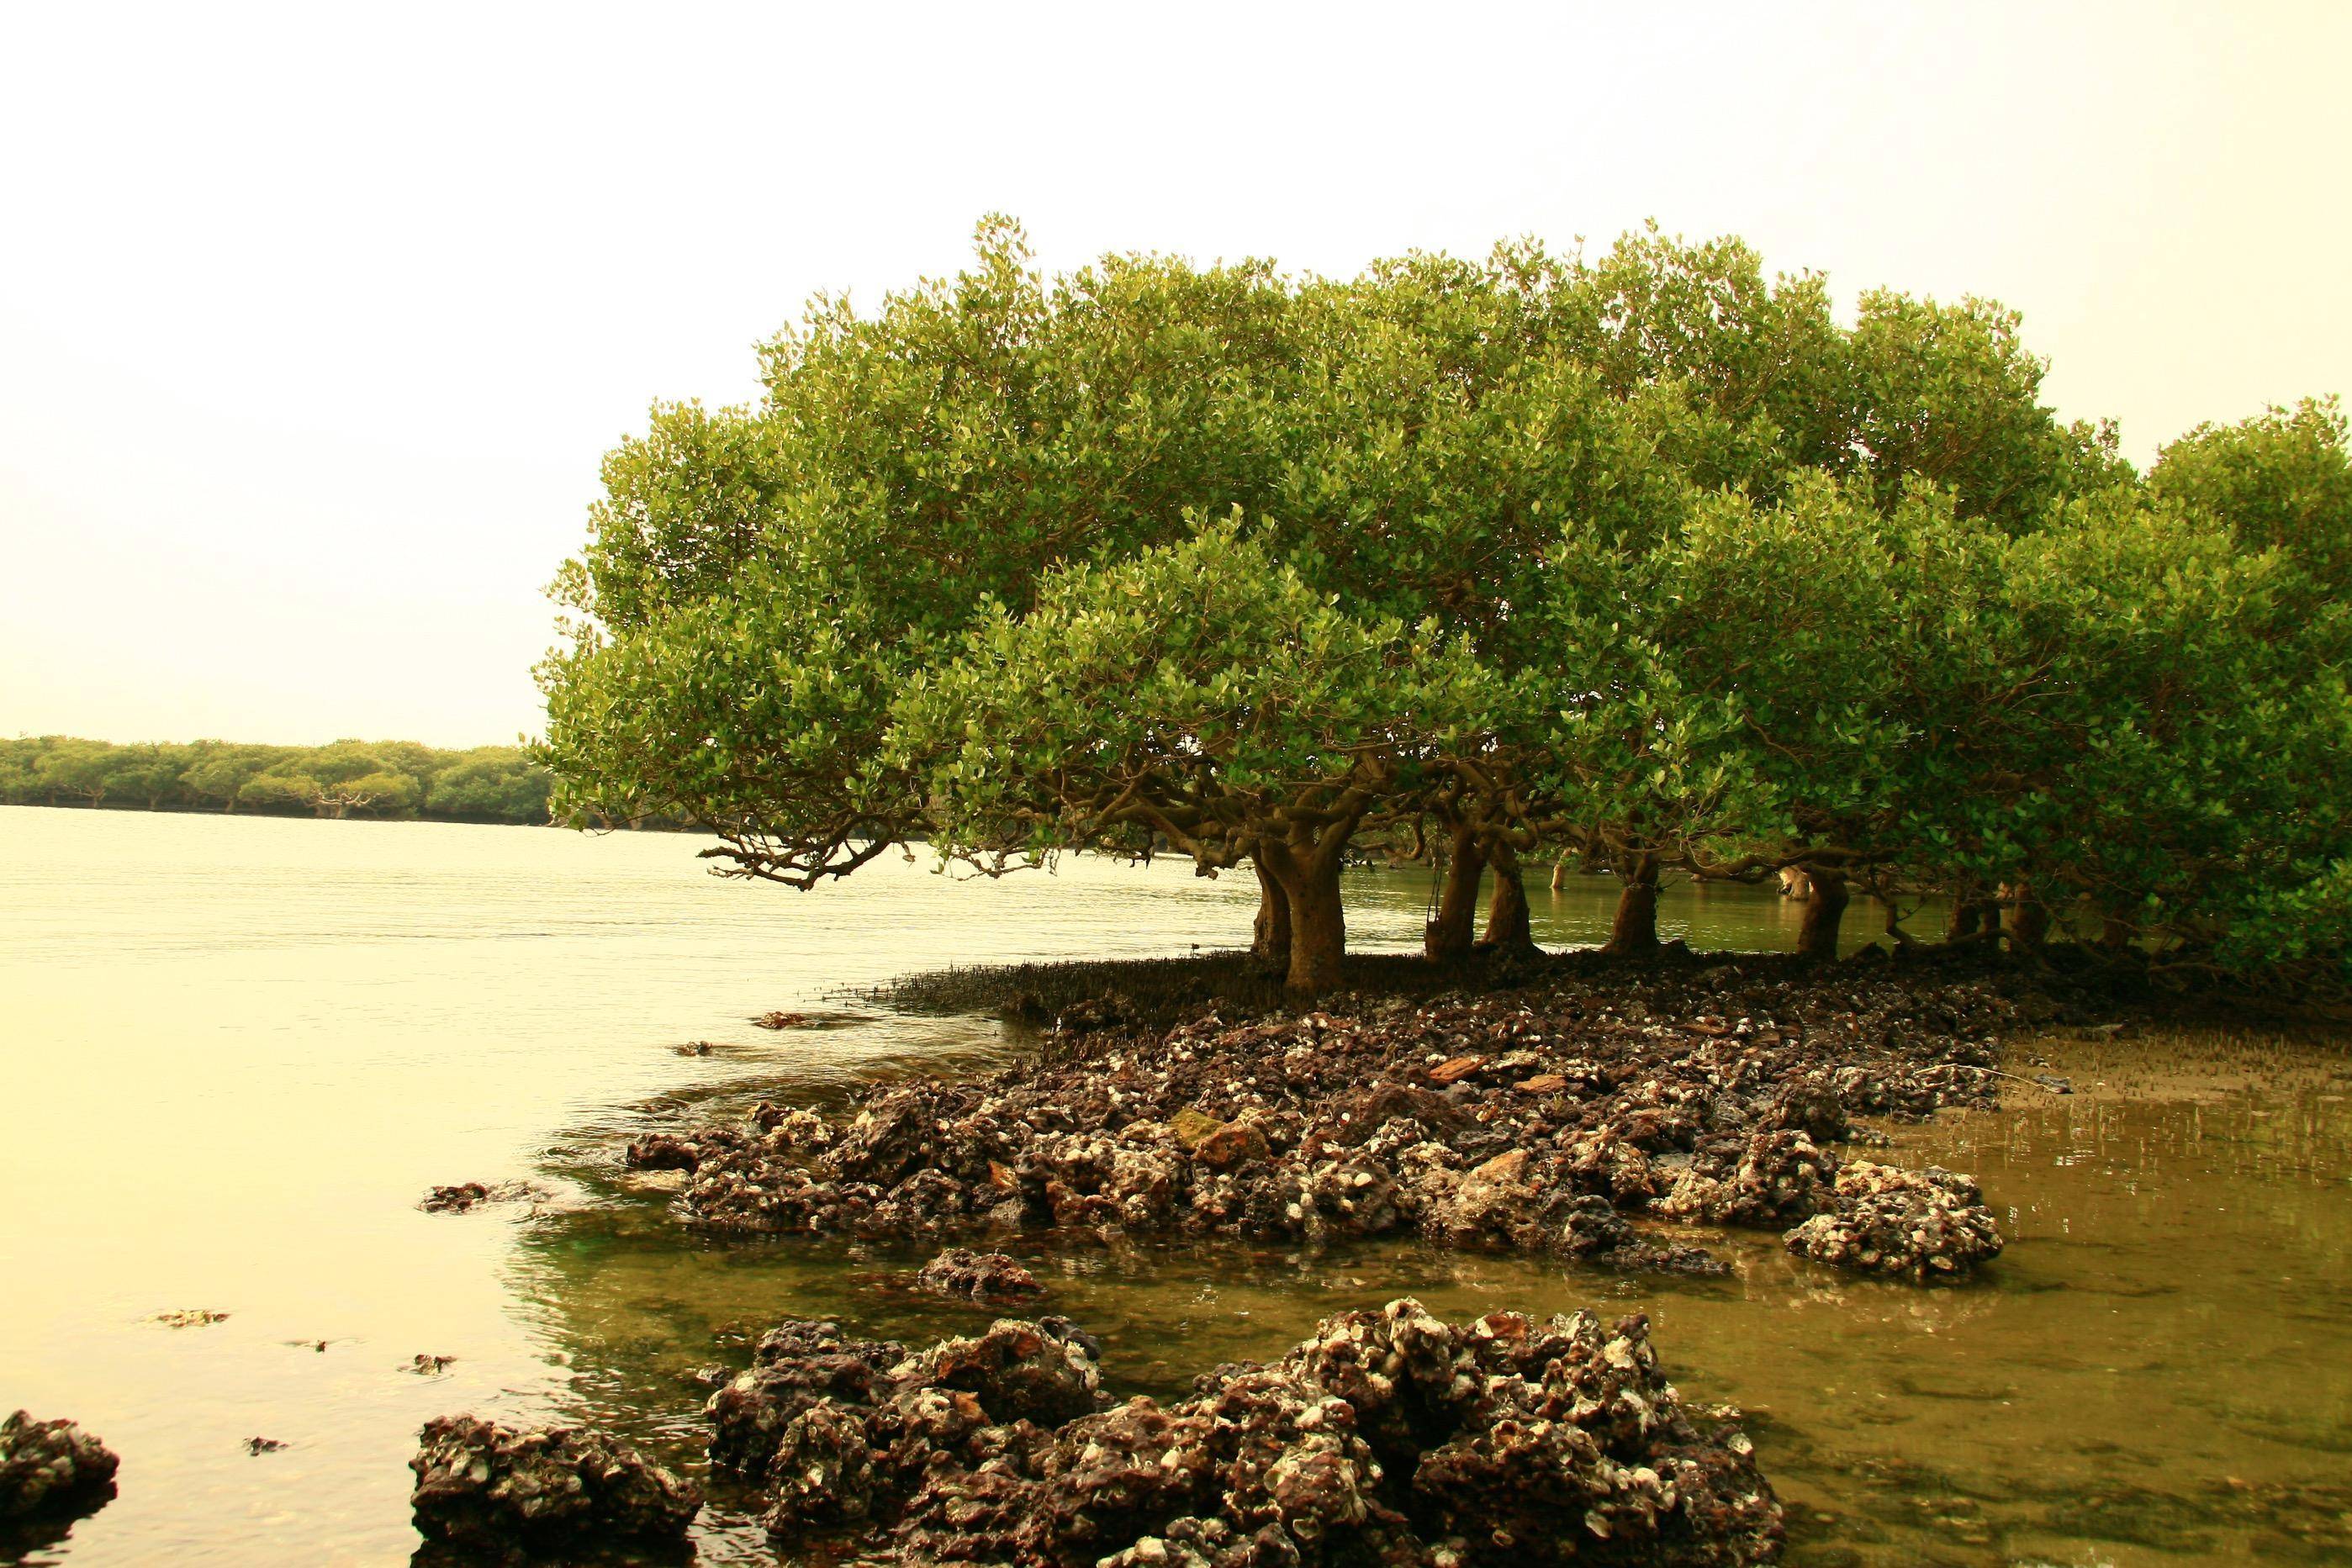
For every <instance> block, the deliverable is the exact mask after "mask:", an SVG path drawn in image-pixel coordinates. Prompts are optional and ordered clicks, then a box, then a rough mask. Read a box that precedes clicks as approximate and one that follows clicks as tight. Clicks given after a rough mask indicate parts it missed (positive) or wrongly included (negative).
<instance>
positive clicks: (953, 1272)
mask: <svg viewBox="0 0 2352 1568" xmlns="http://www.w3.org/2000/svg"><path fill="white" fill-rule="evenodd" d="M915 1283H916V1284H917V1285H918V1286H919V1287H920V1288H922V1289H923V1290H926V1291H930V1292H932V1293H933V1294H934V1295H940V1296H953V1297H955V1298H957V1299H959V1300H961V1301H1022V1300H1024V1299H1026V1298H1028V1297H1031V1296H1042V1295H1044V1294H1045V1286H1043V1285H1041V1284H1039V1283H1038V1282H1037V1276H1036V1275H1034V1274H1032V1273H1031V1272H1030V1271H1029V1270H1026V1269H1024V1268H1023V1267H1022V1266H1021V1265H1020V1263H1019V1262H1018V1261H1016V1260H1013V1259H1011V1258H1007V1257H1006V1256H1005V1255H1004V1254H1003V1253H1002V1252H974V1251H972V1250H971V1249H970V1248H966V1247H950V1248H949V1249H947V1250H946V1251H944V1252H942V1253H940V1255H939V1256H938V1257H936V1258H934V1259H932V1260H930V1261H929V1262H928V1263H926V1264H924V1265H923V1267H922V1269H921V1270H920V1271H919V1272H918V1273H917V1274H916V1275H915Z"/></svg>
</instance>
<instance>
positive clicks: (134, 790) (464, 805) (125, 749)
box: [0, 735, 550, 824]
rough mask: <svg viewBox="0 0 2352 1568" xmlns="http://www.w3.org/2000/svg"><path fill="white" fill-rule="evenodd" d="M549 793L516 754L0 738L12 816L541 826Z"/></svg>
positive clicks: (535, 769)
mask: <svg viewBox="0 0 2352 1568" xmlns="http://www.w3.org/2000/svg"><path fill="white" fill-rule="evenodd" d="M549 785H550V780H549V778H548V774H547V770H546V769H545V768H542V767H541V766H540V765H539V764H538V763H536V762H534V761H533V760H532V759H531V758H530V756H529V754H528V753H526V752H525V751H524V750H523V748H522V747H519V746H477V747H467V748H464V749H460V750H454V751H453V750H443V749H439V748H436V747H429V746H422V745H419V744H417V743H416V742H415V741H412V740H385V741H373V740H338V741H335V742H333V743H332V744H331V745H327V746H258V745H246V744H240V743H237V742H234V741H226V740H198V741H192V742H189V743H186V744H184V745H183V744H170V743H166V744H152V745H151V744H137V745H116V744H113V743H111V742H109V741H103V740H79V739H75V738H73V737H68V736H55V735H46V736H37V737H20V738H17V739H14V740H6V739H0V801H5V802H6V803H8V804H10V805H19V806H95V807H112V808H115V809H117V810H149V811H160V810H204V811H224V812H231V813H236V812H244V813H247V814H251V815H257V816H279V817H286V816H292V817H332V818H357V817H373V818H417V817H423V818H434V819H438V820H444V821H466V822H510V823H518V824H544V823H545V822H547V821H549V820H550V819H549V814H548V791H549Z"/></svg>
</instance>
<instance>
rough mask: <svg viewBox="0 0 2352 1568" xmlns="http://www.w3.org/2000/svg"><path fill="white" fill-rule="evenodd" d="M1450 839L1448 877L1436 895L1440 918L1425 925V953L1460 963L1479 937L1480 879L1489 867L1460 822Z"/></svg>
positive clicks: (1432, 959) (1443, 961) (1435, 961)
mask: <svg viewBox="0 0 2352 1568" xmlns="http://www.w3.org/2000/svg"><path fill="white" fill-rule="evenodd" d="M1450 839H1451V841H1450V842H1449V843H1448V845H1447V847H1446V861H1445V880H1444V883H1443V884H1442V886H1441V887H1440V889H1439V892H1438V896H1437V918H1436V919H1434V920H1432V921H1430V922H1429V923H1428V924H1427V925H1423V927H1422V936H1421V950H1422V954H1423V956H1424V957H1426V958H1428V959H1429V961H1430V962H1431V963H1433V964H1452V963H1458V962H1460V961H1461V960H1462V959H1464V958H1466V957H1468V956H1470V949H1471V946H1473V944H1474V943H1475V941H1476V939H1477V936H1478V926H1477V921H1478V879H1479V878H1480V877H1481V876H1482V875H1484V874H1485V873H1486V852H1484V851H1483V850H1481V849H1480V848H1479V847H1478V842H1477V841H1476V840H1475V838H1473V837H1472V836H1471V835H1470V832H1469V831H1468V830H1467V829H1465V828H1464V827H1462V826H1461V825H1460V824H1458V823H1457V824H1455V825H1454V828H1453V830H1452V832H1451V834H1450Z"/></svg>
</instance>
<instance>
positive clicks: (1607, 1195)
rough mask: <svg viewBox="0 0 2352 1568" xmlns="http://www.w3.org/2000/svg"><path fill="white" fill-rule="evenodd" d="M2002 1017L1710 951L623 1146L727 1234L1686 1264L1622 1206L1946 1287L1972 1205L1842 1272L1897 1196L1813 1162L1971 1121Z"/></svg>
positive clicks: (1966, 999)
mask: <svg viewBox="0 0 2352 1568" xmlns="http://www.w3.org/2000/svg"><path fill="white" fill-rule="evenodd" d="M1104 1016H1105V1017H1106V1018H1108V1019H1116V1017H1117V1010H1116V1009H1108V1011H1106V1013H1105V1015H1104ZM2015 1020H2016V1009H2014V1007H2013V1006H2012V1004H2011V1002H2010V1001H2009V1000H2008V999H2007V998H2004V997H2003V996H2002V995H2001V994H2000V992H1999V991H1998V990H1997V989H1996V988H1994V987H1993V986H1992V985H1990V984H1989V983H1986V982H1983V981H1958V982H1948V983H1943V984H1932V983H1928V982H1925V981H1921V980H1918V979H1909V978H1906V979H1895V978H1892V977H1887V976H1885V974H1884V973H1883V972H1881V973H1878V974H1875V975H1873V974H1866V973H1864V972H1861V971H1844V972H1832V973H1822V972H1820V971H1815V972H1812V973H1811V974H1802V973H1800V972H1797V971H1793V970H1790V969H1789V968H1786V967H1769V968H1768V967H1750V966H1745V965H1742V964H1738V963H1725V964H1719V965H1712V966H1706V967H1690V968H1687V969H1682V970H1676V971H1671V972H1667V973H1664V974H1661V975H1659V976H1656V977H1651V978H1648V979H1642V980H1629V979H1628V978H1626V977H1624V976H1623V975H1622V974H1619V975H1615V976H1612V977H1600V978H1591V979H1583V980H1579V979H1572V978H1571V979H1567V980H1556V981H1552V982H1549V983H1547V984H1545V985H1542V986H1539V987H1536V988H1529V989H1528V990H1524V991H1518V992H1511V993H1504V994H1499V995H1489V996H1482V997H1453V998H1438V999H1436V1000H1434V1001H1431V1002H1429V1003H1426V1004H1424V1005H1421V1006H1418V1007H1416V1006H1413V1005H1412V1004H1409V1003H1406V1002H1403V1001H1399V1000H1394V999H1391V1000H1386V1001H1367V1002H1364V1003H1362V1004H1361V1005H1360V1006H1355V1005H1349V1004H1347V1003H1345V1002H1342V1003H1340V1004H1339V1005H1337V1006H1334V1007H1333V1008H1331V1009H1329V1010H1326V1011H1317V1012H1309V1013H1306V1014H1303V1015H1298V1016H1282V1017H1276V1018H1269V1019H1259V1020H1254V1021H1248V1022H1243V1023H1239V1024H1229V1023H1227V1022H1226V1021H1224V1020H1223V1019H1220V1018H1218V1017H1217V1016H1215V1015H1213V1014H1212V1015H1209V1016H1205V1017H1202V1018H1200V1019H1195V1020H1194V1021H1192V1022H1191V1023H1187V1024H1183V1025H1181V1026H1179V1027H1177V1028H1175V1029H1173V1030H1167V1031H1165V1032H1161V1031H1158V1030H1138V1029H1131V1028H1125V1027H1121V1026H1118V1025H1117V1024H1116V1023H1115V1022H1111V1023H1108V1024H1104V1025H1103V1026H1102V1027H1097V1028H1091V1029H1089V1030H1085V1031H1083V1032H1077V1031H1073V1030H1068V1029H1065V1030H1060V1031H1058V1032H1057V1033H1056V1034H1055V1036H1054V1037H1053V1038H1052V1039H1051V1040H1049V1041H1048V1044H1047V1048H1046V1049H1045V1051H1042V1052H1041V1053H1040V1054H1039V1055H1038V1057H1037V1058H1036V1059H1034V1060H1032V1061H1024V1062H1023V1063H1020V1064H1018V1065H1015V1066H1013V1067H1011V1068H1008V1069H1005V1070H1003V1071H1000V1072H998V1073H996V1074H994V1075H993V1076H992V1077H989V1078H985V1079H982V1080H978V1081H973V1082H948V1081H942V1080H939V1079H930V1078H921V1079H916V1080H912V1081H908V1082H898V1083H894V1084H889V1085H885V1086H881V1087H878V1088H876V1089H873V1090H869V1091H867V1092H866V1093H865V1094H864V1095H863V1096H862V1097H861V1098H860V1099H859V1100H857V1101H856V1102H855V1103H853V1105H852V1106H851V1108H850V1111H849V1113H848V1114H847V1115H846V1116H845V1118H842V1119H837V1120H828V1119H826V1118H824V1117H822V1116H819V1115H817V1114H816V1113H813V1112H810V1111H807V1110H800V1109H782V1108H779V1107H776V1106H773V1105H762V1106H761V1107H760V1108H759V1110H758V1111H757V1112H756V1113H754V1114H753V1116H752V1117H751V1119H750V1120H749V1121H748V1122H747V1123H745V1124H740V1125H733V1126H715V1127H707V1128H702V1129H698V1130H688V1131H685V1132H679V1133H661V1134H653V1135H650V1136H648V1137H646V1138H643V1139H640V1140H639V1141H638V1142H637V1143H635V1144H634V1145H631V1146H630V1149H629V1152H628V1160H629V1163H630V1164H631V1165H633V1166H637V1167H639V1168H649V1169H668V1170H677V1171H682V1172H685V1173H687V1178H686V1185H685V1186H684V1187H683V1188H682V1189H681V1191H680V1192H679V1195H678V1197H677V1202H676V1206H675V1207H676V1209H677V1212H678V1213H679V1214H680V1215H682V1216H683V1217H684V1218H687V1219H688V1221H689V1222H691V1223H694V1224H697V1225H699V1226H705V1227H709V1228H717V1229H726V1230H738V1231H755V1232H775V1233H794V1232H798V1233H835V1234H847V1235H856V1236H864V1237H877V1238H897V1239H909V1238H926V1237H929V1238H940V1239H947V1238H950V1237H961V1236H967V1235H974V1234H986V1233H988V1232H989V1231H991V1230H997V1231H1003V1230H1009V1229H1013V1228H1043V1227H1051V1228H1058V1229H1060V1230H1063V1231H1065V1232H1069V1233H1080V1234H1083V1233H1112V1232H1117V1233H1124V1234H1128V1235H1145V1234H1151V1233H1181V1234H1192V1235H1237V1236H1246V1237H1253V1238H1262V1239H1275V1240H1280V1241H1285V1242H1290V1243H1306V1244H1308V1245H1314V1244H1318V1243H1321V1242H1324V1241H1328V1240H1336V1239H1345V1238H1349V1237H1360V1236H1381V1235H1393V1234H1418V1235H1420V1236H1422V1237H1424V1238H1426V1239H1429V1240H1431V1241H1433V1242H1436V1243H1438V1244H1441V1245H1444V1246H1449V1247H1456V1248H1488V1249H1509V1250H1518V1251H1543V1252H1549V1253H1553V1254H1557V1255H1561V1256H1569V1257H1579V1258H1585V1259H1589V1260H1595V1261H1600V1262H1603V1263H1607V1264H1612V1265H1616V1266H1620V1267H1627V1268H1667V1269H1685V1270H1705V1269H1707V1268H1711V1267H1714V1266H1715V1265H1713V1264H1712V1262H1711V1260H1708V1259H1707V1258H1706V1254H1705V1253H1704V1252H1702V1251H1701V1250H1699V1249H1696V1248H1695V1247H1691V1246H1687V1245H1659V1244H1656V1243H1654V1242H1648V1241H1644V1240H1643V1239H1641V1238H1639V1237H1638V1236H1636V1235H1635V1234H1634V1232H1633V1230H1632V1229H1631V1228H1629V1227H1628V1226H1627V1225H1626V1224H1625V1223H1624V1216H1626V1215H1629V1214H1642V1213H1644V1212H1647V1213H1650V1214H1653V1215H1654V1216H1655V1217H1657V1218H1664V1219H1673V1220H1681V1221H1685V1222H1704V1223H1709V1224H1731V1225H1753V1226H1769V1227H1771V1228H1778V1229H1786V1228H1790V1227H1793V1226H1800V1225H1803V1224H1806V1223H1809V1222H1811V1220H1812V1219H1813V1218H1815V1217H1816V1216H1817V1215H1820V1214H1824V1213H1826V1214H1828V1215H1830V1216H1831V1217H1832V1219H1833V1220H1836V1221H1838V1222H1839V1223H1840V1224H1843V1225H1847V1226H1850V1227H1853V1228H1855V1230H1856V1234H1857V1235H1859V1234H1861V1233H1862V1232H1864V1231H1867V1232H1868V1234H1869V1236H1870V1237H1871V1238H1872V1239H1871V1240H1870V1241H1869V1242H1868V1244H1866V1245H1862V1246H1858V1247H1846V1246H1840V1245H1836V1244H1834V1236H1835V1235H1836V1234H1842V1233H1841V1232H1837V1230H1836V1228H1835V1226H1832V1227H1820V1228H1816V1231H1815V1232H1814V1233H1813V1234H1815V1235H1817V1236H1818V1237H1819V1238H1820V1239H1819V1240H1818V1241H1813V1240H1809V1241H1808V1242H1807V1243H1806V1244H1805V1246H1804V1247H1803V1248H1801V1249H1800V1250H1801V1251H1803V1252H1804V1253H1805V1255H1806V1256H1808V1257H1815V1258H1819V1259H1822V1260H1824V1261H1831V1262H1838V1263H1843V1264H1849V1265H1852V1266H1860V1267H1865V1268H1871V1269H1874V1270H1878V1271H1880V1272H1885V1273H1890V1274H1907V1275H1909V1276H1910V1277H1914V1278H1942V1277H1946V1276H1947V1275H1948V1274H1951V1273H1953V1272H1956V1271H1957V1270H1958V1269H1960V1268H1964V1267H1965V1266H1966V1265H1967V1264H1969V1263H1970V1262H1973V1261H1975V1260H1977V1259H1979V1258H1981V1257H1984V1256H1988V1255H1989V1252H1988V1250H1987V1249H1986V1248H1985V1247H1984V1246H1982V1245H1981V1244H1980V1241H1981V1240H1982V1239H1991V1240H1992V1242H1993V1245H1994V1247H1996V1248H1997V1245H1998V1240H1997V1233H1996V1232H1995V1231H1994V1230H1993V1228H1992V1218H1991V1216H1990V1213H1988V1212H1985V1211H1984V1210H1983V1209H1982V1208H1981V1207H1976V1206H1974V1200H1970V1201H1969V1203H1968V1204H1963V1205H1960V1206H1958V1209H1956V1210H1953V1211H1952V1212H1950V1213H1947V1212H1946V1211H1945V1209H1944V1208H1942V1207H1937V1214H1938V1215H1940V1216H1942V1218H1941V1219H1940V1220H1939V1221H1938V1224H1939V1225H1941V1226H1942V1229H1940V1230H1937V1229H1935V1228H1932V1227H1931V1228H1929V1229H1930V1230H1931V1231H1932V1232H1933V1234H1931V1235H1930V1236H1929V1238H1928V1239H1927V1241H1926V1242H1923V1243H1919V1244H1917V1245H1918V1246H1919V1247H1924V1248H1925V1249H1926V1250H1924V1251H1920V1252H1919V1257H1920V1258H1921V1259H1922V1260H1925V1261H1924V1264H1923V1267H1921V1268H1919V1269H1916V1270H1915V1269H1910V1268H1908V1267H1907V1266H1906V1267H1897V1268H1892V1269H1890V1268H1885V1267H1883V1266H1882V1265H1881V1264H1877V1263H1871V1264H1864V1263H1861V1261H1860V1260H1861V1259H1862V1258H1863V1256H1864V1254H1865V1253H1868V1252H1875V1253H1876V1254H1877V1255H1878V1256H1879V1257H1880V1258H1881V1259H1882V1260H1883V1259H1885V1258H1886V1257H1888V1256H1890V1254H1889V1253H1888V1252H1887V1251H1886V1249H1885V1247H1884V1246H1883V1245H1882V1244H1881V1238H1880V1232H1882V1231H1884V1230H1885V1229H1886V1228H1888V1226H1890V1225H1891V1224H1893V1223H1894V1222H1895V1218H1897V1216H1896V1214H1895V1210H1896V1209H1897V1208H1901V1207H1904V1202H1908V1201H1909V1200H1904V1202H1898V1201H1897V1200H1896V1199H1895V1198H1893V1197H1888V1196H1887V1195H1886V1193H1885V1192H1883V1191H1880V1190H1878V1189H1876V1188H1873V1187H1872V1186H1870V1184H1869V1183H1868V1182H1866V1181H1859V1182H1855V1183H1842V1182H1841V1181H1840V1180H1839V1170H1840V1161H1839V1158H1838V1156H1837V1155H1836V1154H1835V1153H1834V1152H1833V1150H1832V1147H1830V1145H1833V1144H1835V1143H1837V1142H1838V1141H1840V1140H1843V1139H1844V1138H1845V1137H1847V1136H1848V1134H1849V1131H1850V1128H1849V1118H1850V1117H1853V1116H1857V1115H1891V1116H1897V1117H1918V1116H1925V1115H1927V1114H1930V1113H1933V1112H1934V1111H1935V1110H1937V1108H1939V1107H1941V1106H1945V1105H1949V1104H1955V1103H1959V1104H1979V1103H1989V1102H1990V1099H1991V1098H1992V1091H1993V1088H1994V1086H1995V1084H1996V1082H1997V1079H1996V1076H1995V1074H1994V1073H1993V1072H1992V1071H1990V1065H1991V1061H1992V1047H1991V1044H1990V1040H1991V1037H1992V1036H1993V1035H1994V1034H1995V1033H1996V1032H1997V1031H1999V1030H2001V1029H2004V1028H2006V1027H2008V1026H2010V1025H2011V1023H2013V1022H2014V1021H2015ZM1067 1021H1068V1018H1067V1015H1066V1018H1065V1023H1067ZM1097 1022H1100V1020H1097ZM1874 1168H1876V1167H1874ZM1919 1201H1920V1202H1925V1201H1926V1200H1924V1199H1922V1200H1919ZM1910 1207H1918V1203H1917V1202H1912V1203H1910ZM1931 1207H1932V1206H1931ZM1971 1209H1972V1210H1973V1211H1972V1212H1971V1211H1969V1210H1971ZM1849 1210H1850V1212H1849ZM1905 1212H1906V1213H1907V1212H1908V1209H1907V1208H1906V1210H1905ZM1915 1228H1916V1227H1915ZM1947 1234H1948V1239H1949V1240H1950V1241H1951V1243H1952V1244H1951V1245H1948V1246H1943V1245H1939V1244H1937V1240H1936V1237H1937V1236H1945V1235H1947ZM1936 1259H1941V1260H1944V1261H1943V1262H1937V1261H1935V1260H1936Z"/></svg>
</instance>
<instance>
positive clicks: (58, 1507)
mask: <svg viewBox="0 0 2352 1568" xmlns="http://www.w3.org/2000/svg"><path fill="white" fill-rule="evenodd" d="M121 1463H122V1461H121V1459H119V1458H116V1457H115V1455H114V1453H113V1450H111V1449H110V1448H108V1447H107V1446H106V1445H105V1444H104V1443H101V1442H100V1441H99V1440H98V1439H97V1438H96V1437H92V1436H90V1435H89V1433H88V1432H85V1431H83V1430H82V1429H81V1428H80V1427H79V1426H77V1425H75V1424H74V1423H73V1422H71V1421H36V1420H34V1419H33V1417H32V1416H31V1414H30V1413H29V1412H27V1411H24V1410H19V1411H17V1412H16V1414H15V1415H13V1416H9V1417H8V1418H7V1419H6V1420H5V1421H0V1520H6V1519H29V1518H32V1517H34V1516H36V1515H42V1516H48V1517H59V1516H62V1517H67V1518H70V1517H72V1516H74V1515H77V1514H84V1513H89V1512H91V1511H95V1510H97V1509H99V1508H102V1507H103V1506H105V1504H106V1502H107V1500H109V1499H110V1498H111V1497H113V1496H114V1474H115V1471H116V1470H118V1469H121Z"/></svg>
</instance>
